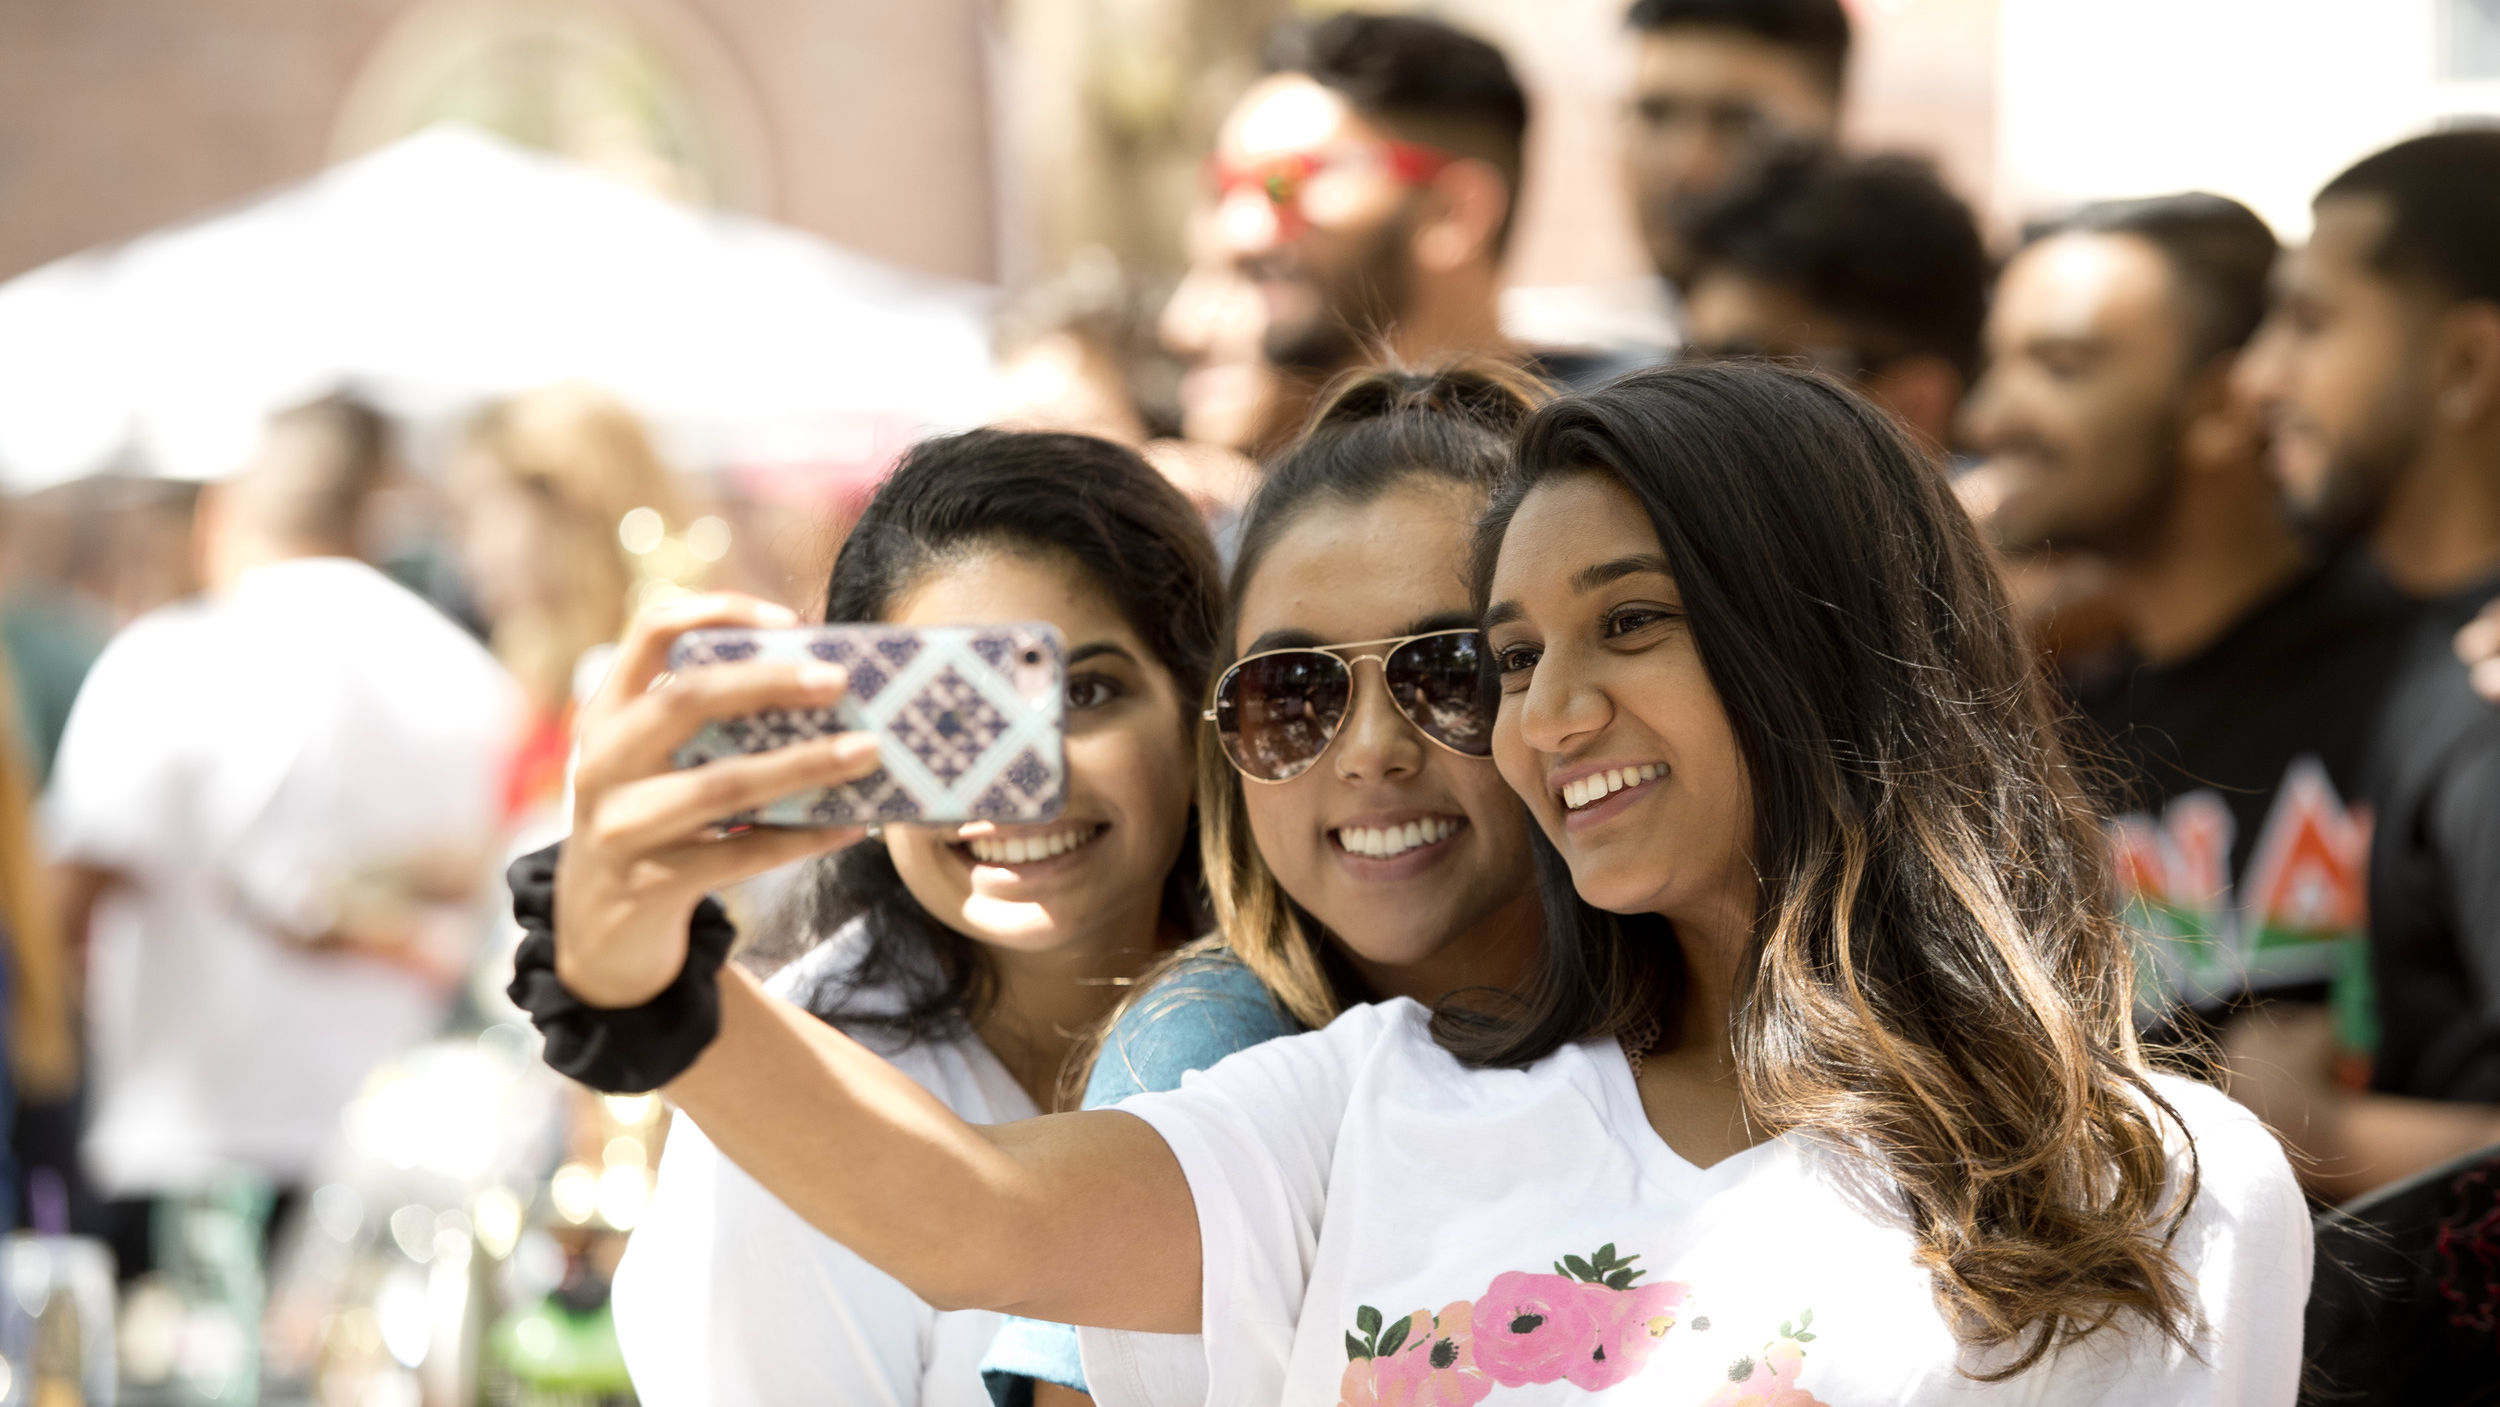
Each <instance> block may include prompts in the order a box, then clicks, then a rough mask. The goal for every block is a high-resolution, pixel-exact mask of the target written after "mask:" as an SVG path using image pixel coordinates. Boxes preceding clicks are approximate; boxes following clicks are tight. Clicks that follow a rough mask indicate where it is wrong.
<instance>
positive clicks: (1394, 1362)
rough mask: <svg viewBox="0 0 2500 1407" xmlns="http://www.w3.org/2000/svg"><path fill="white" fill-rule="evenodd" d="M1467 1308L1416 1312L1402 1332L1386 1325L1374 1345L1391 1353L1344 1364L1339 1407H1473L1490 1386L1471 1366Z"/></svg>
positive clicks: (1472, 1352)
mask: <svg viewBox="0 0 2500 1407" xmlns="http://www.w3.org/2000/svg"><path fill="white" fill-rule="evenodd" d="M1473 1310H1474V1306H1473V1305H1470V1304H1469V1303H1467V1302H1466V1301H1465V1300H1461V1301H1459V1302H1458V1303H1456V1304H1453V1305H1449V1306H1447V1307H1446V1308H1444V1309H1443V1310H1442V1311H1441V1312H1440V1314H1438V1315H1433V1314H1427V1313H1425V1312H1424V1311H1423V1310H1420V1309H1419V1310H1416V1311H1415V1312H1414V1313H1413V1314H1410V1315H1408V1316H1406V1318H1405V1320H1404V1321H1403V1323H1404V1325H1405V1331H1404V1332H1403V1333H1402V1334H1401V1333H1399V1332H1398V1328H1397V1326H1396V1325H1390V1326H1389V1327H1388V1331H1387V1332H1384V1333H1383V1334H1382V1335H1381V1336H1380V1341H1381V1342H1383V1343H1387V1342H1392V1341H1394V1342H1395V1343H1396V1348H1395V1349H1393V1350H1392V1351H1391V1352H1389V1353H1386V1354H1382V1355H1380V1356H1378V1357H1366V1358H1356V1359H1354V1360H1353V1361H1352V1362H1350V1363H1348V1364H1346V1365H1345V1378H1344V1379H1343V1381H1342V1382H1341V1383H1340V1384H1339V1387H1338V1392H1339V1401H1340V1403H1341V1404H1342V1407H1476V1404H1477V1403H1479V1402H1482V1401H1483V1400H1484V1399H1485V1397H1486V1396H1487V1395H1488V1394H1490V1393H1491V1392H1492V1391H1493V1384H1492V1382H1491V1381H1489V1380H1488V1379H1487V1378H1486V1377H1485V1375H1484V1373H1483V1372H1482V1371H1481V1370H1480V1369H1478V1368H1477V1367H1476V1355H1475V1347H1474V1342H1473V1341H1474V1334H1473V1332H1472V1330H1471V1319H1472V1311H1473Z"/></svg>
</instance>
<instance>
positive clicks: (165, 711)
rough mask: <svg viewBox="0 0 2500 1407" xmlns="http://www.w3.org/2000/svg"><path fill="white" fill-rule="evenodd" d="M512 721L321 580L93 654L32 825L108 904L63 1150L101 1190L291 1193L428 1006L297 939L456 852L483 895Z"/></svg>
mask: <svg viewBox="0 0 2500 1407" xmlns="http://www.w3.org/2000/svg"><path fill="white" fill-rule="evenodd" d="M521 718H522V702H521V697H520V691H519V689H518V687H517V686H515V685H514V684H513V683H512V681H511V679H510V678H509V677H508V676H507V675H505V673H504V672H503V670H502V668H501V667H500V666H498V665H497V664H496V663H495V661H494V658H493V656H491V655H489V654H488V653H487V652H486V651H485V649H484V648H483V647H481V646H480V645H478V643H477V642H476V641H474V640H472V639H470V638H469V636H468V635H467V634H466V633H464V632H463V631H461V629H460V628H459V627H458V626H456V625H454V624H452V623H451V622H450V621H449V620H447V619H445V618H444V617H443V615H442V614H441V613H440V612H438V611H436V610H435V609H434V608H433V607H431V606H429V605H427V604H426V603H425V602H424V601H423V600H421V599H419V598H418V597H416V596H415V595H413V594H411V593H409V592H408V591H405V590H403V589H402V588H400V587H399V586H398V585H397V584H395V583H393V582H392V581H391V580H390V579H389V578H388V577H385V576H383V575H382V574H381V573H380V572H377V571H375V570H373V569H372V568H371V567H368V566H365V565H364V564H363V563H361V562H355V561H350V560H347V559H344V558H307V559H303V560H298V561H289V562H280V563H276V564H273V565H270V566H265V567H261V568H258V569H257V570H254V571H252V572H250V573H248V574H246V575H245V576H244V577H243V578H242V580H241V581H239V582H238V583H237V584H236V585H235V587H234V589H233V590H231V591H229V592H227V593H225V594H223V595H221V596H216V597H208V598H202V599H199V600H194V601H188V602H184V603H181V604H178V605H173V606H168V607H165V608H164V609H162V610H158V611H153V612H151V613H149V614H148V615H146V616H143V617H141V618H140V619H139V620H137V621H134V622H132V623H131V625H130V626H129V627H128V628H127V629H125V630H124V631H122V633H121V634H119V635H118V636H116V637H114V639H113V641H112V643H111V644H110V645H108V646H107V647H106V648H105V651H104V653H103V655H102V657H100V658H99V659H98V660H97V661H96V664H95V668H94V670H93V671H92V672H90V673H89V674H88V676H87V680H86V683H85V685H84V686H83V687H81V689H80V690H79V693H78V700H77V703H76V704H75V706H73V707H72V709H71V710H70V716H69V723H68V726H67V729H66V731H65V732H64V733H63V736H62V739H61V752H60V759H59V762H58V763H57V764H56V767H55V770H54V773H53V779H52V787H51V791H50V793H49V794H48V795H47V797H46V803H45V804H46V817H45V819H46V822H47V825H48V828H49V830H50V834H51V839H52V842H53V847H54V851H55V853H56V854H57V855H58V856H59V857H60V858H62V859H65V860H69V861H73V862H77V863H81V864H86V865H91V866H94V867H97V868H101V869H107V870H111V871H114V872H117V873H119V874H121V875H123V876H125V877H127V878H128V880H129V881H130V883H129V884H128V885H127V886H122V887H117V888H115V889H113V890H110V891H108V892H107V894H106V897H105V898H104V900H103V901H102V902H101V903H100V904H99V905H98V908H97V912H96V915H95V919H94V926H93V929H92V934H91V938H92V947H91V950H90V955H89V962H88V988H87V1002H88V1016H89V1021H90V1029H91V1035H92V1044H93V1048H94V1051H95V1058H96V1067H95V1090H96V1106H95V1116H94V1123H93V1125H92V1126H91V1128H90V1129H89V1132H88V1134H87V1138H86V1144H85V1150H86V1158H87V1163H88V1166H89V1169H90V1171H92V1172H93V1173H94V1175H95V1177H96V1178H97V1180H98V1182H99V1183H100V1184H101V1185H102V1186H103V1188H104V1189H105V1190H106V1191H107V1192H108V1193H110V1194H113V1195H139V1194H147V1193H160V1192H179V1191H185V1190H194V1189H197V1188H199V1187H200V1186H202V1185H203V1184H204V1183H205V1182H206V1181H207V1180H208V1179H209V1178H210V1177H212V1176H214V1175H215V1174H216V1173H218V1172H220V1171H222V1170H226V1169H230V1168H237V1167H240V1168H247V1169H251V1170H255V1171H258V1172H260V1173H263V1174H265V1175H267V1176H270V1177H272V1178H274V1179H277V1180H279V1181H281V1182H290V1181H296V1180H300V1179H301V1178H303V1177H304V1176H305V1175H307V1174H308V1173H309V1172H310V1171H311V1168H312V1164H313V1160H314V1158H315V1157H316V1155H317V1154H318V1153H319V1152H320V1150H321V1149H322V1147H323V1145H324V1143H325V1142H326V1141H327V1140H328V1139H330V1138H331V1137H332V1136H333V1135H335V1133H336V1132H337V1128H338V1119H339V1112H340V1110H341V1109H343V1108H344V1107H345V1106H346V1104H347V1102H348V1100H349V1099H350V1098H351V1097H352V1096H353V1095H354V1094H355V1092H356V1089H357V1086H358V1085H359V1084H360V1083H361V1082H362V1081H363V1079H364V1077H365V1075H366V1073H367V1072H368V1071H369V1070H371V1069H372V1068H373V1067H374V1066H375V1065H377V1064H379V1063H381V1062H382V1061H383V1060H385V1059H388V1058H389V1057H390V1056H392V1055H394V1054H396V1053H397V1052H399V1051H400V1050H401V1049H403V1048H404V1047H406V1046H407V1045H409V1044H410V1043H412V1042H414V1041H416V1040H418V1039H420V1038H422V1037H424V1036H425V1035H427V1034H428V1033H429V1032H431V1031H432V1029H433V1028H434V1026H435V1025H436V1023H437V1022H438V1021H439V1020H440V1019H441V1016H442V1014H443V1010H444V1001H445V994H444V993H443V992H441V991H439V990H437V989H435V988H432V987H430V986H429V985H428V984H427V983H425V982H424V981H422V980H421V979H419V978H417V977H416V976H414V975H412V974H411V973H409V972H408V971H406V970H404V969H401V968H395V967H392V966H388V965H386V964H385V963H383V962H382V961H380V960H378V959H375V958H372V957H369V956H362V955H355V954H348V953H341V952H331V951H321V950H319V949H314V948H307V947H304V946H302V945H301V944H300V943H299V942H298V941H296V939H298V938H311V937H318V936H320V935H322V934H324V933H326V932H327V931H328V930H329V929H330V927H331V925H332V922H333V921H334V919H335V917H336V909H335V905H336V902H337V895H338V892H339V891H338V886H339V884H340V883H341V881H342V880H344V879H346V878H347V877H349V876H353V875H355V874H358V873H360V872H365V871H370V870H375V869H379V868H386V867H388V866H391V865H394V864H405V863H410V862H414V861H418V860H420V859H421V858H423V857H426V856H430V855H437V854H444V853H460V854H469V855H474V856H475V857H476V860H477V862H478V870H479V875H478V878H479V880H480V881H481V882H483V881H484V880H485V879H486V878H487V874H486V871H487V870H488V868H489V866H490V864H491V861H492V857H493V855H494V847H495V845H496V841H497V837H496V831H497V829H498V827H499V826H500V824H501V821H502V807H503V796H502V786H503V776H504V772H505V769H506V767H507V766H508V765H509V762H510V758H511V753H512V748H513V744H514V742H515V741H516V739H517V737H518V732H519V728H520V723H521ZM288 934H292V935H294V937H292V938H291V937H288V936H285V935H288ZM482 934H483V929H482V928H481V936H482Z"/></svg>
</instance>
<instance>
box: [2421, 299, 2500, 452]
mask: <svg viewBox="0 0 2500 1407" xmlns="http://www.w3.org/2000/svg"><path fill="white" fill-rule="evenodd" d="M2438 348H2439V350H2438V353H2437V359H2436V360H2435V361H2434V362H2433V363H2432V374H2433V376H2434V377H2435V378H2436V380H2435V383H2434V385H2435V392H2434V395H2435V399H2433V401H2432V402H2431V414H2432V415H2434V416H2435V417H2437V418H2438V419H2439V420H2440V421H2441V422H2442V423H2444V424H2447V425H2449V426H2452V427H2455V428H2459V429H2463V428H2468V427H2471V426H2475V425H2484V424H2489V423H2492V422H2493V421H2494V420H2495V419H2500V303H2495V302H2492V301H2491V300H2489V299H2485V298H2474V299H2469V300H2467V301H2465V302H2462V303H2459V304H2458V305H2456V306H2455V307H2453V308H2451V309H2449V310H2448V312H2447V314H2446V315H2445V316H2444V317H2442V318H2441V319H2440V328H2439V341H2438Z"/></svg>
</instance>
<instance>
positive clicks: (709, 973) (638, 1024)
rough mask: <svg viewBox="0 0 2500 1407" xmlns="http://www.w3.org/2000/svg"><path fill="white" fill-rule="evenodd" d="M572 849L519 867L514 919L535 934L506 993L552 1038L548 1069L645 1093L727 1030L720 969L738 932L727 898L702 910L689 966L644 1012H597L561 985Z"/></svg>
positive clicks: (511, 878)
mask: <svg viewBox="0 0 2500 1407" xmlns="http://www.w3.org/2000/svg"><path fill="white" fill-rule="evenodd" d="M563 849H564V846H563V843H562V842H558V843H557V844H554V845H550V846H548V847H547V848H546V849H544V850H538V851H533V852H531V853H530V854H527V855H524V856H522V857H521V858H520V859H518V860H515V861H513V862H512V868H510V869H508V870H506V871H504V880H505V882H506V883H508V884H510V885H511V886H512V916H513V917H514V918H516V919H519V920H520V921H521V928H522V931H523V933H524V934H525V935H526V936H524V937H523V938H522V939H521V946H520V948H519V949H518V950H517V951H516V952H514V953H513V955H512V985H511V986H509V987H506V988H504V992H505V993H506V994H507V995H509V996H510V997H511V998H512V1000H513V1002H514V1003H515V1004H516V1005H518V1006H519V1007H520V1008H521V1009H522V1010H523V1011H526V1012H528V1013H529V1015H530V1021H531V1022H532V1023H533V1024H535V1025H536V1026H537V1027H538V1033H539V1034H540V1035H541V1036H544V1037H545V1038H546V1050H545V1052H544V1054H545V1057H546V1061H547V1064H548V1065H549V1066H550V1067H552V1068H553V1069H554V1070H555V1072H556V1073H557V1074H560V1075H568V1076H571V1077H572V1078H573V1079H576V1080H579V1081H581V1082H582V1083H583V1084H586V1085H588V1086H590V1087H591V1088H592V1089H595V1090H598V1091H599V1092H601V1093H603V1094H645V1093H648V1092H650V1091H652V1090H655V1089H658V1088H659V1087H660V1086H662V1085H664V1084H667V1083H668V1082H669V1081H671V1080H673V1079H676V1078H677V1077H678V1076H679V1075H682V1074H684V1073H685V1071H686V1067H687V1066H690V1065H692V1064H694V1062H695V1057H696V1056H699V1055H701V1054H702V1053H703V1048H704V1047H705V1046H708V1045H710V1044H711V1043H712V1038H713V1037H715V1036H717V1035H719V1034H720V967H721V964H722V963H723V962H726V961H728V959H729V947H730V944H732V943H733V942H735V941H736V940H737V937H738V930H737V928H736V926H735V925H733V924H731V923H730V921H729V915H728V913H726V912H725V911H723V910H722V908H721V906H720V905H719V903H718V902H716V901H714V900H712V899H710V898H706V899H704V901H703V902H702V903H700V904H697V905H696V906H695V910H694V919H693V922H691V923H690V924H688V925H687V930H686V965H685V966H684V967H683V968H681V969H679V971H678V973H677V979H676V980H675V981H673V982H671V983H669V984H668V986H667V987H665V988H663V989H662V990H661V991H660V994H659V995H658V996H655V997H653V998H652V999H651V1000H649V1001H647V1002H644V1003H643V1004H642V1005H640V1006H625V1007H604V1006H592V1005H590V1004H589V1003H588V1002H585V1001H583V1000H582V999H581V998H579V997H577V996H574V995H573V994H572V993H571V992H569V991H567V990H565V986H564V984H563V983H562V982H560V981H558V980H556V857H557V856H558V855H560V854H562V853H563Z"/></svg>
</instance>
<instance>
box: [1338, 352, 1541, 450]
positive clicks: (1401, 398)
mask: <svg viewBox="0 0 2500 1407" xmlns="http://www.w3.org/2000/svg"><path fill="white" fill-rule="evenodd" d="M1552 398H1553V388H1552V387H1550V386H1548V385H1547V384H1546V383H1545V382H1544V381H1542V380H1540V379H1539V378H1538V377H1537V376H1536V375H1535V374H1534V373H1533V372H1530V371H1529V370H1528V369H1527V368H1526V367H1524V366H1521V365H1520V364H1519V363H1517V362H1514V361H1508V360H1504V359H1501V358H1497V357H1469V358H1467V359H1465V360H1463V361H1455V362H1448V363H1444V364H1442V365H1439V366H1434V367H1427V368H1411V367H1403V366H1398V365H1395V364H1386V365H1379V366H1372V367H1364V368H1358V369H1356V370H1354V371H1350V372H1347V373H1346V374H1345V375H1344V376H1342V377H1340V378H1338V380H1337V381H1336V383H1335V384H1333V385H1332V386H1330V387H1329V389H1328V391H1327V392H1326V394H1324V395H1323V396H1321V398H1320V403H1319V408H1318V409H1317V410H1316V411H1314V412H1312V415H1311V424H1310V428H1309V429H1308V430H1307V431H1306V432H1305V433H1306V434H1309V435H1316V434H1319V433H1321V432H1323V431H1327V430H1341V429H1344V428H1346V427H1347V426H1350V425H1359V424H1362V423H1363V422H1365V421H1369V420H1385V419H1388V418H1390V417H1392V416H1400V415H1433V416H1443V417H1447V418H1449V419H1452V420H1460V421H1465V422H1466V423H1468V424H1470V425H1474V426H1477V427H1480V428H1482V429H1485V430H1489V431H1491V432H1493V433H1494V434H1497V435H1501V436H1503V437H1505V438H1507V437H1509V436H1510V435H1511V433H1512V432H1514V431H1516V430H1517V429H1518V428H1519V425H1520V422H1522V421H1524V420H1526V419H1527V418H1528V414H1529V412H1531V411H1533V410H1535V409H1536V408H1537V407H1538V406H1540V405H1543V404H1544V403H1545V402H1546V401H1548V400H1550V399H1552Z"/></svg>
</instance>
